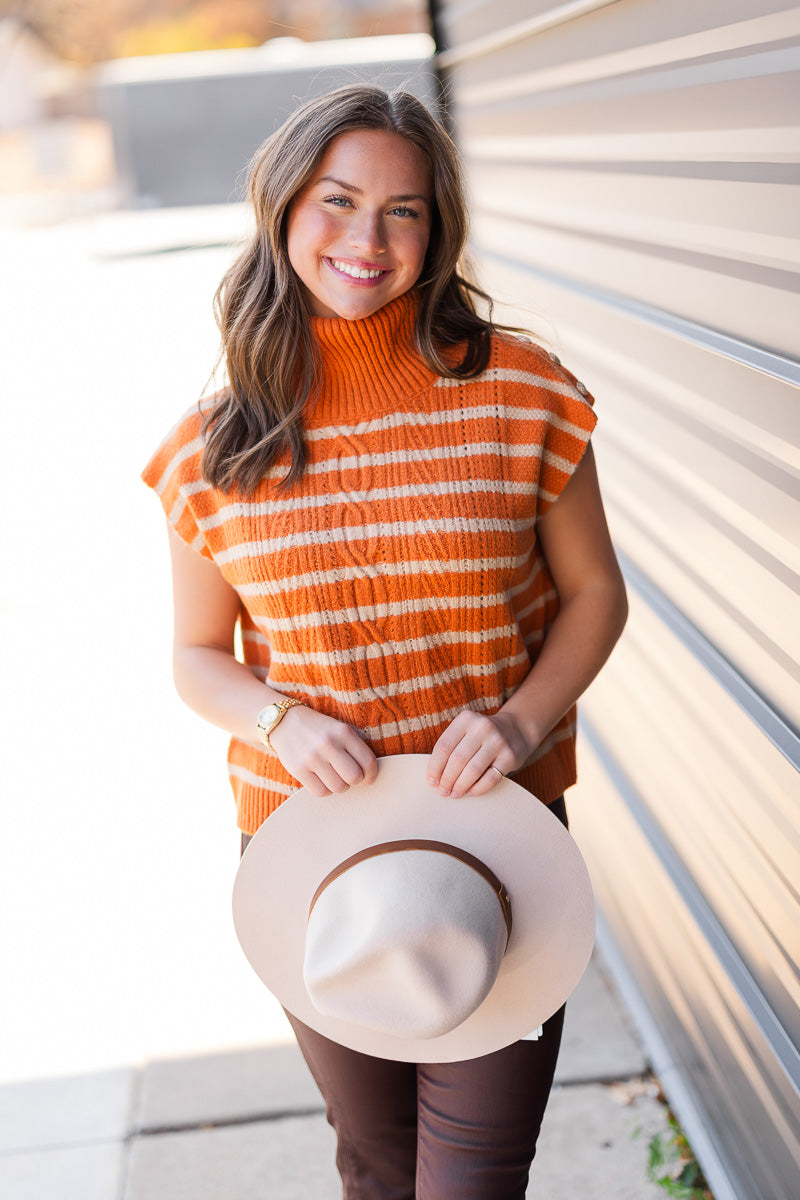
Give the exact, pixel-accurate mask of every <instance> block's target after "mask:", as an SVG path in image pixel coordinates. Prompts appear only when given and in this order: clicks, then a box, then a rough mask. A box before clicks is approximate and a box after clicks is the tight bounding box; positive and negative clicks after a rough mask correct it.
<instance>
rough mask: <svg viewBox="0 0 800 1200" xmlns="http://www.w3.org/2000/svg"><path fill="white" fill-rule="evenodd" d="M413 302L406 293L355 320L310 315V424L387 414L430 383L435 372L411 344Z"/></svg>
mask: <svg viewBox="0 0 800 1200" xmlns="http://www.w3.org/2000/svg"><path fill="white" fill-rule="evenodd" d="M417 306H418V300H417V297H416V296H415V295H414V294H413V292H406V293H405V294H404V295H403V296H398V297H397V299H396V300H392V301H390V302H389V303H388V304H386V305H384V307H383V308H380V309H378V311H377V312H375V313H373V314H372V315H371V316H369V317H365V318H364V319H363V320H360V321H346V320H344V319H343V318H342V317H312V318H311V328H312V331H313V333H314V337H315V338H316V340H317V344H318V346H319V350H320V359H321V364H322V367H321V378H320V387H319V392H318V399H317V401H316V403H315V405H314V408H313V410H312V412H311V414H310V419H311V421H312V422H313V423H319V422H320V421H322V422H327V421H334V422H335V421H340V420H356V421H357V420H359V419H362V420H363V419H365V418H367V417H369V416H376V415H378V414H380V413H382V412H389V411H392V410H394V409H396V408H397V406H398V404H399V403H400V402H402V400H403V399H405V398H406V397H408V396H411V395H416V394H417V393H418V392H420V391H421V390H422V389H423V388H425V387H427V386H429V385H430V383H431V382H432V380H433V379H435V377H436V376H435V374H434V372H433V371H431V369H430V367H428V366H427V364H426V363H425V361H424V360H423V359H422V357H421V356H420V354H419V351H418V350H417V348H416V346H415V344H414V323H415V320H416V315H417Z"/></svg>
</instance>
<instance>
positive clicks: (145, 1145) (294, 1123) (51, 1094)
mask: <svg viewBox="0 0 800 1200" xmlns="http://www.w3.org/2000/svg"><path fill="white" fill-rule="evenodd" d="M646 1072H647V1066H646V1063H645V1060H644V1058H643V1055H642V1052H641V1050H640V1048H639V1046H638V1044H637V1042H636V1040H635V1038H634V1037H633V1035H632V1033H631V1030H630V1027H629V1025H628V1021H627V1018H626V1014H625V1013H624V1011H623V1010H622V1007H621V1004H620V1002H619V1000H618V998H617V997H616V996H615V994H614V993H613V991H612V990H611V986H610V984H609V981H608V978H607V976H606V975H605V973H604V971H603V968H602V965H601V962H600V960H599V958H598V957H597V956H595V959H594V960H593V961H592V963H591V965H590V967H589V970H588V971H587V973H586V976H585V977H584V979H583V981H582V982H581V985H580V987H579V988H578V991H577V992H576V993H575V996H574V997H573V999H572V1000H571V1001H570V1004H569V1006H568V1016H567V1023H566V1027H565V1033H564V1044H563V1047H562V1052H561V1059H560V1062H559V1067H558V1070H557V1072H556V1087H555V1090H554V1092H553V1095H552V1097H551V1101H550V1105H549V1108H548V1111H547V1115H546V1117H545V1122H544V1126H543V1129H542V1133H541V1136H540V1142H539V1154H538V1155H537V1158H536V1162H535V1164H534V1169H533V1172H532V1179H531V1184H530V1187H529V1189H528V1193H527V1194H528V1196H529V1197H534V1196H535V1197H546V1198H547V1200H575V1198H576V1197H579V1196H587V1197H591V1198H592V1200H658V1197H659V1196H660V1195H662V1194H663V1193H662V1192H661V1190H660V1188H658V1187H656V1186H655V1185H653V1184H650V1183H648V1182H647V1177H646V1161H647V1147H648V1143H649V1141H650V1139H651V1137H652V1136H653V1134H655V1133H656V1132H658V1131H661V1130H663V1129H664V1128H665V1120H664V1112H663V1109H662V1107H661V1105H660V1104H659V1103H658V1101H657V1100H656V1099H655V1096H654V1092H655V1085H654V1083H653V1081H652V1080H649V1079H648V1077H647V1074H646ZM0 1128H2V1134H1V1135H0V1195H2V1196H3V1197H4V1200H45V1198H46V1200H264V1198H265V1197H267V1196H268V1197H269V1200H336V1197H338V1196H340V1195H341V1192H340V1187H339V1182H338V1176H337V1174H336V1171H335V1167H334V1136H333V1133H332V1132H331V1130H330V1128H329V1127H328V1125H327V1123H326V1121H325V1117H324V1114H323V1109H322V1102H321V1100H320V1097H319V1093H318V1092H317V1090H316V1087H315V1085H314V1083H313V1081H312V1080H311V1077H310V1075H309V1074H308V1071H307V1070H306V1068H305V1064H304V1063H303V1061H302V1059H301V1058H300V1054H299V1051H298V1050H297V1048H296V1047H295V1046H294V1045H286V1046H272V1047H268V1048H263V1049H252V1050H246V1051H240V1052H234V1053H226V1054H219V1055H207V1056H203V1057H196V1058H186V1059H176V1060H171V1061H169V1060H165V1061H159V1062H151V1063H147V1064H146V1065H145V1066H144V1067H143V1068H142V1069H140V1070H138V1069H121V1070H117V1071H105V1072H99V1073H96V1074H93V1075H83V1076H75V1077H71V1078H64V1079H57V1080H42V1081H37V1082H35V1083H20V1084H10V1085H6V1086H5V1087H3V1088H0ZM637 1130H639V1131H640V1132H639V1133H638V1134H637V1133H636V1131H637ZM453 1200H457V1197H454V1198H453Z"/></svg>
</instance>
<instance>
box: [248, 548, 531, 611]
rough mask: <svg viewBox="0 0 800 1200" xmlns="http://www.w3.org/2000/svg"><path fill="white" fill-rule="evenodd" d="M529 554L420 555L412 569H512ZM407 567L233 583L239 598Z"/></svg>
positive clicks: (368, 576) (438, 571) (397, 571)
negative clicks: (445, 557)
mask: <svg viewBox="0 0 800 1200" xmlns="http://www.w3.org/2000/svg"><path fill="white" fill-rule="evenodd" d="M529 557H530V555H528V554H519V555H515V556H514V557H513V558H509V557H498V558H460V559H455V560H453V561H452V562H442V560H441V559H438V558H437V559H430V558H421V559H419V560H415V562H414V570H415V571H416V572H417V573H422V572H423V571H424V572H428V573H430V574H436V575H448V574H452V573H453V572H458V573H459V574H460V573H461V572H462V571H470V572H475V571H503V570H512V571H515V570H517V568H518V567H521V566H522V564H523V563H524V562H527V561H528V559H529ZM408 570H409V565H408V563H381V564H380V565H379V566H373V565H372V564H370V563H362V564H361V565H360V566H359V567H356V566H353V567H332V568H331V570H330V571H319V572H315V571H306V572H304V573H303V574H302V575H287V576H286V578H285V579H260V580H259V581H258V582H257V583H235V584H234V585H233V586H234V587H235V588H236V591H237V592H238V593H239V595H240V596H241V597H242V598H243V599H244V598H246V597H250V596H277V595H282V594H283V593H284V592H292V591H296V590H297V589H298V588H304V587H316V588H322V587H325V586H327V585H329V584H336V583H345V582H351V583H352V582H356V581H357V580H359V579H383V578H390V577H391V576H393V575H407V574H408ZM352 611H353V612H355V611H356V610H355V609H353V610H352Z"/></svg>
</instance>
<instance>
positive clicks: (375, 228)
mask: <svg viewBox="0 0 800 1200" xmlns="http://www.w3.org/2000/svg"><path fill="white" fill-rule="evenodd" d="M349 233H350V245H351V246H352V247H353V249H354V250H360V251H361V252H362V253H364V254H367V253H369V254H383V253H384V252H385V250H386V234H385V232H384V229H383V219H382V215H381V214H380V213H377V212H369V211H367V210H366V209H361V210H360V211H358V212H355V213H354V214H353V221H352V224H351V226H350V230H349Z"/></svg>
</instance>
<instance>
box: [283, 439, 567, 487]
mask: <svg viewBox="0 0 800 1200" xmlns="http://www.w3.org/2000/svg"><path fill="white" fill-rule="evenodd" d="M588 439H589V434H588V433H585V434H584V436H583V439H582V440H585V441H588ZM486 454H495V455H505V456H506V458H541V454H542V446H541V445H540V444H539V443H536V442H524V443H521V444H514V445H512V444H511V443H509V442H463V443H459V444H458V445H456V446H426V447H424V448H423V449H422V450H392V451H390V452H389V453H388V454H371V453H369V452H368V451H365V452H364V454H361V455H359V454H351V455H348V457H346V458H326V459H324V460H323V461H322V462H318V463H308V464H307V465H306V468H305V473H306V474H307V475H325V474H340V473H341V472H342V471H355V470H359V469H361V468H363V466H364V463H368V464H369V466H370V467H385V466H399V467H404V466H408V465H409V463H415V462H439V461H441V459H451V460H452V459H456V458H472V457H473V456H480V455H486ZM285 474H286V467H285V466H281V467H277V466H276V467H271V468H270V470H269V471H268V472H267V475H266V478H267V479H280V478H282V477H283V476H284V475H285Z"/></svg>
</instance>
